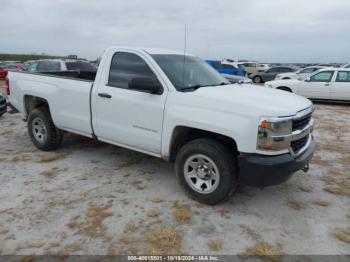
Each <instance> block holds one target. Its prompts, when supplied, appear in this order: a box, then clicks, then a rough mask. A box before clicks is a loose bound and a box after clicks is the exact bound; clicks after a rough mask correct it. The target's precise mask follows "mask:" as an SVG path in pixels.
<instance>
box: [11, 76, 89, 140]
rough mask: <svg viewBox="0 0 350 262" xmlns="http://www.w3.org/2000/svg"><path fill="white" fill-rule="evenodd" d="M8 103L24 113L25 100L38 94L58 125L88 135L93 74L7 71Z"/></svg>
mask: <svg viewBox="0 0 350 262" xmlns="http://www.w3.org/2000/svg"><path fill="white" fill-rule="evenodd" d="M9 78H10V79H11V83H10V86H11V87H10V88H11V94H10V103H11V104H12V106H14V107H15V108H16V109H17V110H18V111H20V112H21V113H22V114H24V115H25V116H26V115H27V109H26V108H25V101H26V99H27V98H28V97H29V98H30V97H40V98H42V99H44V100H46V101H47V103H48V104H49V106H50V111H51V116H52V119H53V121H54V123H55V125H56V126H57V127H58V128H61V129H63V130H67V131H72V132H74V133H78V134H81V135H85V136H91V134H92V128H91V123H90V117H91V111H90V92H91V88H92V85H93V83H94V81H93V80H91V79H88V78H93V74H92V73H91V72H89V73H85V72H84V73H83V72H76V71H65V72H46V73H28V72H10V73H9Z"/></svg>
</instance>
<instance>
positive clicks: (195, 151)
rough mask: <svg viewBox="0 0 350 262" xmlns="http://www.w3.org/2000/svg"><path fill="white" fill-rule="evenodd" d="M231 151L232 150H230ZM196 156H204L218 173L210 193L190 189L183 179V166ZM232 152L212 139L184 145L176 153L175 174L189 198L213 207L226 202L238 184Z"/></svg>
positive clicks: (235, 162) (203, 139) (194, 141)
mask: <svg viewBox="0 0 350 262" xmlns="http://www.w3.org/2000/svg"><path fill="white" fill-rule="evenodd" d="M232 150H233V149H232ZM196 155H204V156H206V157H208V158H210V160H212V161H213V162H214V163H215V165H216V167H217V169H218V171H219V177H220V179H219V182H218V185H217V187H216V189H215V190H214V191H213V192H210V193H199V192H197V191H195V190H194V189H192V187H191V186H190V185H189V183H188V182H187V181H186V178H185V172H184V171H185V164H186V161H188V159H190V158H191V157H194V156H196ZM237 166H238V165H237V161H236V157H235V155H234V154H233V152H232V151H231V150H230V149H228V148H227V147H225V146H224V145H223V144H221V143H219V142H218V141H216V140H214V139H208V138H200V139H196V140H193V141H190V142H188V143H187V144H185V145H184V146H183V147H182V148H181V149H180V151H179V152H178V154H177V156H176V160H175V173H176V175H177V177H178V180H179V182H180V184H181V185H182V186H183V187H184V189H185V190H186V192H187V193H188V194H189V196H190V197H191V198H193V199H194V200H196V201H198V202H202V203H205V204H208V205H214V204H217V203H219V202H222V201H225V200H227V199H228V198H229V197H230V196H231V195H232V194H233V193H234V191H235V190H236V188H237V184H238V168H237Z"/></svg>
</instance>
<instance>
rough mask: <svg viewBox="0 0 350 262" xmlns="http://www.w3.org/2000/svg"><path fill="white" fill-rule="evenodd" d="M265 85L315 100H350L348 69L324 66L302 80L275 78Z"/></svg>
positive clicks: (349, 74) (349, 73)
mask: <svg viewBox="0 0 350 262" xmlns="http://www.w3.org/2000/svg"><path fill="white" fill-rule="evenodd" d="M265 87H269V88H275V89H280V90H284V91H288V92H293V93H295V94H298V95H301V96H304V97H307V98H310V99H315V100H338V101H350V69H347V68H324V69H321V70H319V71H317V72H315V73H314V74H313V75H311V76H309V77H307V78H306V79H304V80H297V79H291V80H275V81H271V82H267V83H265Z"/></svg>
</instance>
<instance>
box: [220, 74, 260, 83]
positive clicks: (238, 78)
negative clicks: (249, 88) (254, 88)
mask: <svg viewBox="0 0 350 262" xmlns="http://www.w3.org/2000/svg"><path fill="white" fill-rule="evenodd" d="M221 75H222V76H223V77H225V78H226V79H227V80H228V81H229V82H230V83H231V84H252V83H253V81H252V80H251V79H249V78H248V77H244V76H237V75H228V74H221Z"/></svg>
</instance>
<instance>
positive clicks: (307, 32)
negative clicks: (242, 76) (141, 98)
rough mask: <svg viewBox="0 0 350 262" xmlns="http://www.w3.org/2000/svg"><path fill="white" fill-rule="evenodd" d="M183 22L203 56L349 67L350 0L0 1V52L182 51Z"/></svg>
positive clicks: (90, 55) (189, 47)
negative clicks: (345, 64)
mask: <svg viewBox="0 0 350 262" xmlns="http://www.w3.org/2000/svg"><path fill="white" fill-rule="evenodd" d="M185 24H186V27H187V41H186V46H187V51H188V52H190V53H192V54H195V55H198V56H200V57H202V58H211V59H222V58H232V59H251V60H257V61H260V62H309V63H311V62H314V63H315V62H319V63H327V62H350V1H349V0H331V1H329V0H303V1H301V0H216V1H214V0H175V1H171V0H170V1H165V0H99V1H98V0H55V1H52V0H51V1H50V0H0V25H1V30H0V53H22V54H23V53H43V52H44V53H47V54H52V55H69V54H77V55H79V56H81V57H86V58H89V59H94V58H97V57H99V56H100V55H101V54H102V53H103V51H104V49H106V48H107V47H109V46H145V47H162V48H172V49H179V50H183V49H184V42H185V41H184V39H185V38H184V35H185V33H184V32H185Z"/></svg>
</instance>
